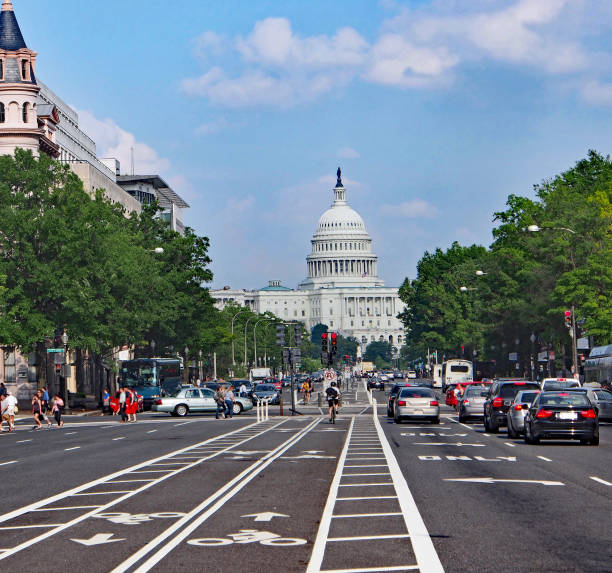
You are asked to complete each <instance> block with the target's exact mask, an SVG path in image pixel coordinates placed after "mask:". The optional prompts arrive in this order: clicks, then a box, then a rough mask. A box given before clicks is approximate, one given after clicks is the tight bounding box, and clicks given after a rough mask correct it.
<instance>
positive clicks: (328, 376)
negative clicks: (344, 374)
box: [323, 370, 336, 382]
mask: <svg viewBox="0 0 612 573" xmlns="http://www.w3.org/2000/svg"><path fill="white" fill-rule="evenodd" d="M323 378H325V380H327V381H328V382H333V381H334V380H335V379H336V372H335V371H334V370H326V371H325V373H324V374H323Z"/></svg>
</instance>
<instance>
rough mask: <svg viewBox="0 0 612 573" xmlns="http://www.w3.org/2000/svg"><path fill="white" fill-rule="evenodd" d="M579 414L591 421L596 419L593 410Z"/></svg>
mask: <svg viewBox="0 0 612 573" xmlns="http://www.w3.org/2000/svg"><path fill="white" fill-rule="evenodd" d="M580 414H581V415H582V417H583V418H592V419H595V418H597V414H596V413H595V410H593V409H591V410H583V411H582V412H580Z"/></svg>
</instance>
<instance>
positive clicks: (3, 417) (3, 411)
mask: <svg viewBox="0 0 612 573" xmlns="http://www.w3.org/2000/svg"><path fill="white" fill-rule="evenodd" d="M7 410H8V404H7V403H6V396H5V395H4V394H0V432H3V430H2V424H3V423H4V422H6V424H7V426H8V427H9V429H8V431H9V432H10V431H11V422H10V421H9V416H8V413H7Z"/></svg>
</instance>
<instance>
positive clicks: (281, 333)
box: [276, 324, 287, 346]
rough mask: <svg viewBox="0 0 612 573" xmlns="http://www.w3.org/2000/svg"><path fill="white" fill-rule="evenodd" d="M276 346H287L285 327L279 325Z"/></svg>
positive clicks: (277, 326)
mask: <svg viewBox="0 0 612 573" xmlns="http://www.w3.org/2000/svg"><path fill="white" fill-rule="evenodd" d="M276 344H277V345H278V346H287V344H286V339H285V325H284V324H277V325H276Z"/></svg>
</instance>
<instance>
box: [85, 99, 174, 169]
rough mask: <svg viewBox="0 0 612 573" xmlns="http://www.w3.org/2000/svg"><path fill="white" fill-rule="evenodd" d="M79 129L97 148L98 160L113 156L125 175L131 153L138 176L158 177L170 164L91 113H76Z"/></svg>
mask: <svg viewBox="0 0 612 573" xmlns="http://www.w3.org/2000/svg"><path fill="white" fill-rule="evenodd" d="M77 113H78V114H79V126H80V128H81V129H82V130H83V131H84V132H85V133H86V134H87V135H89V137H91V138H92V139H93V140H94V141H95V142H96V146H97V152H98V157H114V158H116V159H118V160H119V161H120V162H121V171H122V173H127V172H128V171H129V169H130V165H131V156H132V149H133V150H134V169H135V171H136V173H139V174H142V175H144V174H157V173H161V172H163V171H165V170H167V169H168V168H169V167H170V162H169V161H168V160H167V159H165V158H163V157H160V156H159V155H158V153H157V151H155V150H154V149H153V148H152V147H150V146H149V145H147V144H146V143H143V142H141V141H137V140H136V136H135V135H134V134H133V133H130V132H129V131H125V130H124V129H121V128H120V127H119V126H118V125H117V124H116V123H115V122H114V121H113V120H112V119H108V118H107V119H104V120H100V119H98V118H96V117H95V116H94V115H93V113H91V112H90V111H82V110H77Z"/></svg>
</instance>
